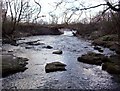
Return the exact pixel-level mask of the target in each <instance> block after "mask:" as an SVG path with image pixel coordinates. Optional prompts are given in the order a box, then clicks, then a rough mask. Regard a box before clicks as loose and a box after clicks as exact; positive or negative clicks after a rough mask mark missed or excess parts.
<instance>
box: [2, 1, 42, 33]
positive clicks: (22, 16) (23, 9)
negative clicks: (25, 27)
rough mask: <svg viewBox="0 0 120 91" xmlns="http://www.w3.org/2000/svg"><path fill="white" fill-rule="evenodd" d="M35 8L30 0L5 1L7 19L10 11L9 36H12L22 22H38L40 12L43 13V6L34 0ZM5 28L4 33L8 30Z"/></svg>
mask: <svg viewBox="0 0 120 91" xmlns="http://www.w3.org/2000/svg"><path fill="white" fill-rule="evenodd" d="M34 4H35V5H34V7H33V6H30V2H29V0H5V1H4V7H6V12H5V18H4V21H5V19H6V17H7V14H8V12H7V11H8V10H9V12H10V18H11V19H10V21H7V22H10V27H9V32H8V31H7V32H8V34H9V35H12V34H13V33H14V30H15V29H16V26H17V25H18V24H19V23H20V22H30V21H34V22H35V21H37V19H38V18H40V12H41V5H40V4H39V2H36V1H35V0H34ZM3 25H5V24H3ZM4 28H6V27H5V26H3V31H6V30H8V29H4Z"/></svg>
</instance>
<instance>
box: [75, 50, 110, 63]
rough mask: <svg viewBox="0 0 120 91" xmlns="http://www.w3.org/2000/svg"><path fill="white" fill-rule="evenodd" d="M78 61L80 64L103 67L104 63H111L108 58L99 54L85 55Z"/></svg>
mask: <svg viewBox="0 0 120 91" xmlns="http://www.w3.org/2000/svg"><path fill="white" fill-rule="evenodd" d="M77 60H78V61H79V62H83V63H88V64H94V65H101V64H102V63H103V62H108V61H109V60H108V58H107V57H106V56H104V55H102V54H99V53H93V52H90V53H87V54H84V55H82V56H81V57H78V59H77Z"/></svg>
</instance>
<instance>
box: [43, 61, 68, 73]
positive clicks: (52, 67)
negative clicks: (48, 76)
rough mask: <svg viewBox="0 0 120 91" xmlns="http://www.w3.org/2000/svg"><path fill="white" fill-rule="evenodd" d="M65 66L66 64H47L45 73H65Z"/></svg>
mask: <svg viewBox="0 0 120 91" xmlns="http://www.w3.org/2000/svg"><path fill="white" fill-rule="evenodd" d="M65 66H66V64H63V63H61V62H52V63H48V64H46V66H45V71H46V73H49V72H55V71H65V70H66V69H65Z"/></svg>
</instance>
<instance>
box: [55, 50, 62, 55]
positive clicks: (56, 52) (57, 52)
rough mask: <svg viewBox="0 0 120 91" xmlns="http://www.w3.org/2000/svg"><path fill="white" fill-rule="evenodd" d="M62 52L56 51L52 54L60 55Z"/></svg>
mask: <svg viewBox="0 0 120 91" xmlns="http://www.w3.org/2000/svg"><path fill="white" fill-rule="evenodd" d="M62 53H63V52H62V51H61V50H56V51H54V52H53V54H62Z"/></svg>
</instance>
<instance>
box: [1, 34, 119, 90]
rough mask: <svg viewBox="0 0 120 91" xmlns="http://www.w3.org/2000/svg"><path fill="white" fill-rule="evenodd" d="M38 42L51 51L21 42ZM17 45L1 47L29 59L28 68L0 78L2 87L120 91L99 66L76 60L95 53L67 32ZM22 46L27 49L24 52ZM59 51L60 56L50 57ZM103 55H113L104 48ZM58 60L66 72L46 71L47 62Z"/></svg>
mask: <svg viewBox="0 0 120 91" xmlns="http://www.w3.org/2000/svg"><path fill="white" fill-rule="evenodd" d="M35 40H39V41H38V42H39V43H44V44H45V45H50V46H52V47H53V49H46V48H42V47H43V46H45V45H44V44H41V45H34V46H33V45H32V46H30V45H27V44H25V43H23V42H28V41H35ZM18 42H19V43H23V44H20V45H19V46H17V47H15V46H11V45H4V47H3V49H6V50H13V51H14V55H16V56H20V57H26V58H29V61H28V65H27V67H28V69H27V70H25V71H24V72H19V73H16V74H13V75H11V76H8V77H5V78H2V79H1V80H2V82H3V83H2V85H3V88H6V89H7V88H8V89H10V88H17V89H44V88H48V89H50V88H53V89H83V90H86V89H91V90H98V89H120V83H117V82H116V81H115V80H114V79H113V76H112V75H110V74H108V73H107V72H105V71H103V70H101V66H96V65H89V64H85V63H82V62H78V61H77V57H79V56H80V55H82V54H84V53H87V52H89V51H94V52H97V51H96V50H94V49H93V46H91V43H90V42H89V41H85V40H83V39H78V38H77V37H73V36H72V35H71V34H70V33H68V34H64V35H57V36H51V35H49V36H33V37H26V38H25V40H19V41H18ZM25 47H29V49H26V48H25ZM59 49H60V50H62V51H63V54H62V55H57V54H52V52H53V51H54V50H59ZM103 53H104V54H105V55H111V54H113V52H112V51H110V50H108V49H104V52H103ZM55 61H60V62H62V63H65V64H66V65H67V66H66V69H67V71H61V72H51V73H46V72H45V65H46V63H50V62H55Z"/></svg>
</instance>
